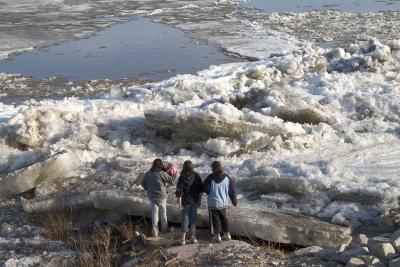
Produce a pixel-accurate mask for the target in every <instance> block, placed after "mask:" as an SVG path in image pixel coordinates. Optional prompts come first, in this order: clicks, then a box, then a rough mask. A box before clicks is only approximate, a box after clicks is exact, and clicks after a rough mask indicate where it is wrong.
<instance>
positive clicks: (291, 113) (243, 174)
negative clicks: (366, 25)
mask: <svg viewBox="0 0 400 267" xmlns="http://www.w3.org/2000/svg"><path fill="white" fill-rule="evenodd" d="M399 59H400V42H399V41H392V42H389V43H388V44H381V43H379V42H378V41H376V40H375V41H371V42H367V43H363V44H352V45H350V46H349V47H347V48H337V49H333V50H331V49H322V48H316V47H305V48H304V49H301V50H295V51H292V52H291V53H288V54H282V55H275V56H273V57H271V58H270V59H268V60H263V61H257V62H251V63H234V64H226V65H220V66H212V67H210V68H209V69H207V70H204V71H201V72H200V73H199V74H198V75H197V76H195V75H180V76H177V77H175V78H171V79H169V80H166V81H162V82H158V83H151V84H146V85H141V86H134V87H131V88H129V89H128V90H126V91H125V92H123V93H122V95H123V96H117V97H115V96H111V95H110V96H107V97H105V98H103V99H92V100H82V99H75V98H65V99H63V100H45V101H35V100H30V101H26V102H25V103H23V104H21V105H18V106H10V105H4V104H3V105H1V106H0V108H1V115H0V116H1V117H2V120H1V121H2V123H1V126H0V134H1V138H2V139H1V140H2V141H1V146H2V147H4V149H2V152H1V153H2V159H1V162H0V167H1V171H2V172H3V173H7V172H12V171H15V170H16V169H17V168H21V167H24V166H27V165H29V164H30V163H31V161H32V155H35V153H39V152H38V151H42V150H43V149H47V150H49V151H51V153H52V154H54V153H56V152H57V151H64V150H65V151H69V152H71V153H72V154H74V156H75V157H76V158H77V159H78V160H79V162H80V164H81V166H85V167H87V166H92V167H93V168H94V167H95V166H96V164H95V165H91V164H92V163H94V162H96V160H99V159H101V158H105V159H113V158H116V157H118V156H124V157H129V158H130V159H131V160H132V161H135V160H137V161H140V162H148V163H150V162H151V160H152V159H153V158H154V157H155V156H160V157H163V158H164V159H166V160H168V161H174V162H177V163H181V162H182V161H183V160H185V159H188V158H191V159H192V160H193V161H194V162H195V164H196V166H197V169H198V171H199V172H201V173H207V172H209V163H210V162H211V161H212V160H215V159H216V158H217V159H219V160H221V161H222V162H223V164H224V166H225V167H226V171H227V172H228V173H230V174H231V175H232V176H234V177H236V179H237V180H238V187H239V188H240V189H241V195H242V198H246V199H247V200H245V199H243V201H242V205H246V206H250V207H255V208H263V207H274V208H279V209H284V210H290V211H295V212H300V213H305V214H312V215H317V216H320V217H329V218H333V221H334V222H337V223H340V224H348V223H349V220H351V221H352V222H354V223H356V222H357V221H358V220H359V219H369V218H371V215H376V214H378V213H380V212H382V209H383V208H384V207H385V205H393V204H397V203H396V201H397V200H396V199H397V198H396V197H397V196H399V195H400V191H399V190H398V188H400V182H399V179H398V173H400V172H399V166H400V164H399V163H400V162H399V158H400V157H399V152H397V151H399V149H398V148H400V141H399V138H398V134H399V129H400V86H399V85H400V72H399V70H400V62H399ZM372 148H373V149H372ZM386 152H387V153H386ZM382 154H384V155H385V156H384V157H380V159H381V160H382V161H383V162H377V161H374V160H373V159H375V158H377V157H379V156H381V155H382ZM363 162H364V163H365V162H368V166H367V167H369V168H371V169H373V170H374V171H368V172H365V171H363V168H362V166H364V165H363ZM147 167H148V166H143V167H142V168H141V169H140V171H143V170H145V169H146V168H147ZM388 169H390V170H391V172H390V171H387V170H388ZM132 172H133V173H132V174H131V176H134V175H136V174H137V172H138V170H136V171H135V170H132ZM109 179H112V178H109ZM83 180H84V179H83ZM83 180H82V181H83ZM0 182H1V181H0ZM107 182H110V181H109V180H108V181H107ZM377 204H380V205H379V206H378V205H377ZM382 204H385V205H382Z"/></svg>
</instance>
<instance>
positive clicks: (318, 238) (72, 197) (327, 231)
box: [24, 191, 351, 247]
mask: <svg viewBox="0 0 400 267" xmlns="http://www.w3.org/2000/svg"><path fill="white" fill-rule="evenodd" d="M170 203H171V202H170ZM64 208H73V209H75V208H95V209H101V210H112V211H117V212H121V214H130V215H135V216H144V217H148V218H150V217H151V207H150V202H149V201H148V200H147V198H146V197H145V195H144V192H143V191H139V192H134V193H128V192H124V191H92V192H79V193H73V194H66V195H63V196H59V197H54V198H47V199H44V200H36V201H28V202H25V204H24V209H25V210H26V211H28V212H43V211H48V210H57V209H64ZM167 209H168V221H170V222H174V223H179V222H180V217H181V211H180V209H179V208H178V207H177V206H176V205H168V207H167ZM229 217H230V218H231V231H232V233H234V234H235V235H238V236H246V237H248V236H251V237H256V238H260V239H263V240H267V241H272V242H279V243H285V244H296V245H300V246H311V245H318V246H321V247H340V246H341V245H347V244H348V243H350V241H351V236H350V229H349V228H346V227H341V226H338V225H334V224H330V223H326V222H323V221H319V220H317V219H314V218H311V217H305V216H301V215H293V214H284V213H280V212H277V211H273V210H266V211H260V210H253V209H247V208H241V207H235V208H232V209H229ZM198 225H199V226H201V227H207V226H208V214H207V210H206V209H205V208H204V207H202V208H200V209H199V217H198Z"/></svg>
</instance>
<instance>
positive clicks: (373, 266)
mask: <svg viewBox="0 0 400 267" xmlns="http://www.w3.org/2000/svg"><path fill="white" fill-rule="evenodd" d="M359 258H360V259H362V260H363V261H364V262H365V263H366V264H367V265H368V266H369V267H385V266H386V265H385V264H384V263H383V262H381V261H380V260H379V259H378V258H376V257H374V256H370V255H365V256H360V257H359Z"/></svg>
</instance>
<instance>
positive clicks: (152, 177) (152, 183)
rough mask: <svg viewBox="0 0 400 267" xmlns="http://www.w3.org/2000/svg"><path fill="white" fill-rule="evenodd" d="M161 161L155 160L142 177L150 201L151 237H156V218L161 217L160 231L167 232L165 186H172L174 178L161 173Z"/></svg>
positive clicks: (166, 195)
mask: <svg viewBox="0 0 400 267" xmlns="http://www.w3.org/2000/svg"><path fill="white" fill-rule="evenodd" d="M163 167H164V166H163V162H162V160H161V159H155V160H154V162H153V165H152V167H151V169H150V170H149V171H148V172H146V174H145V175H144V177H143V181H142V187H143V188H144V189H145V190H146V191H147V195H148V197H149V199H150V201H151V222H152V226H153V228H152V235H153V236H154V237H157V236H158V219H159V218H158V216H159V213H160V217H161V231H162V232H168V220H167V197H168V194H167V186H168V185H174V184H175V180H176V177H174V176H170V175H168V174H167V173H166V172H164V171H163Z"/></svg>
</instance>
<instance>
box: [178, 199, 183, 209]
mask: <svg viewBox="0 0 400 267" xmlns="http://www.w3.org/2000/svg"><path fill="white" fill-rule="evenodd" d="M178 205H179V208H180V209H182V208H183V206H182V198H181V197H178Z"/></svg>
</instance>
